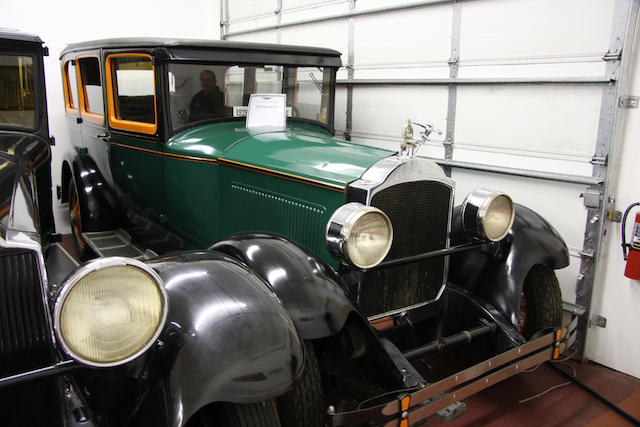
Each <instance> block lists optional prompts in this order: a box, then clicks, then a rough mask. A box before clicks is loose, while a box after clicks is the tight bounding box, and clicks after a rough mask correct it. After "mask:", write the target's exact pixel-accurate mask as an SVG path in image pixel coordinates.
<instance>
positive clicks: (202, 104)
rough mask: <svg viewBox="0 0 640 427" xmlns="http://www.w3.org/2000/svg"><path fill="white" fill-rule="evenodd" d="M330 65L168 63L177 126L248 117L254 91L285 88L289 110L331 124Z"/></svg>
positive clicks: (277, 91)
mask: <svg viewBox="0 0 640 427" xmlns="http://www.w3.org/2000/svg"><path fill="white" fill-rule="evenodd" d="M331 74H332V73H331V69H330V68H325V67H295V66H282V65H231V64H228V65H220V64H178V63H171V64H169V105H170V112H171V124H172V127H173V129H179V128H181V127H184V126H186V125H188V124H189V123H194V122H198V121H202V120H210V119H224V118H229V117H238V118H242V117H245V116H246V114H247V105H248V103H249V96H250V95H251V94H254V93H258V94H285V95H286V100H287V101H286V103H287V108H286V110H287V116H288V117H290V118H293V119H303V120H310V121H315V122H319V123H320V124H323V125H328V119H329V118H328V110H329V105H330V104H329V99H330V97H331V90H330V88H331Z"/></svg>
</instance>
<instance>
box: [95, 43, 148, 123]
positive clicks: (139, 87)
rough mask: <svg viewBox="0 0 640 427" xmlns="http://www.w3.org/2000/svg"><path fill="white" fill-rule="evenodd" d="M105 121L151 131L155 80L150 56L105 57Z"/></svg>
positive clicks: (117, 55) (119, 55)
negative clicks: (106, 118)
mask: <svg viewBox="0 0 640 427" xmlns="http://www.w3.org/2000/svg"><path fill="white" fill-rule="evenodd" d="M107 94H108V99H107V105H108V109H109V124H110V125H111V126H112V127H114V128H118V129H124V130H131V131H134V132H144V133H155V131H156V129H157V125H156V107H155V105H156V102H155V79H154V73H153V63H152V62H151V56H149V55H146V54H114V55H109V56H107Z"/></svg>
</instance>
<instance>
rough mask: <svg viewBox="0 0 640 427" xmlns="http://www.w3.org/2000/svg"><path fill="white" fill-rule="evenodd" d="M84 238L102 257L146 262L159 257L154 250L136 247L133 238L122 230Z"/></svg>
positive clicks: (93, 234) (93, 232) (97, 232)
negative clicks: (119, 257)
mask: <svg viewBox="0 0 640 427" xmlns="http://www.w3.org/2000/svg"><path fill="white" fill-rule="evenodd" d="M82 238H83V239H84V240H85V241H86V242H87V244H88V245H89V247H90V248H91V249H93V251H94V252H95V253H96V254H97V255H98V256H100V257H110V256H121V257H127V258H135V259H139V260H145V259H150V258H153V257H156V256H158V254H156V253H155V252H153V251H152V250H149V249H147V250H146V251H143V250H142V249H140V248H138V247H137V246H135V245H134V244H133V243H132V242H131V236H129V234H128V233H127V232H126V231H124V230H122V229H118V230H112V231H92V232H87V233H82Z"/></svg>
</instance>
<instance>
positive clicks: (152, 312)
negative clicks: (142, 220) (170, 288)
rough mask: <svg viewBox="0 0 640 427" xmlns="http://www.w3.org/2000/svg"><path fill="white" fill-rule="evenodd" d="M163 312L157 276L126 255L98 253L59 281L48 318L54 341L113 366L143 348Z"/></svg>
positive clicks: (92, 360) (151, 339) (87, 358)
mask: <svg viewBox="0 0 640 427" xmlns="http://www.w3.org/2000/svg"><path fill="white" fill-rule="evenodd" d="M166 317H167V294H166V291H165V289H164V286H163V285H162V280H161V279H160V277H159V276H158V275H157V274H156V273H155V272H154V271H153V270H152V269H151V268H149V267H148V266H147V265H146V264H144V263H142V262H140V261H137V260H134V259H129V258H119V257H113V258H99V259H96V260H94V261H91V262H89V263H87V264H85V265H83V266H82V267H80V269H78V270H77V271H75V272H74V273H73V274H72V275H71V276H70V277H69V278H68V279H67V280H66V281H65V283H64V284H63V286H62V290H61V292H60V295H59V296H58V299H57V301H56V306H55V312H54V319H55V330H56V335H57V337H58V340H59V341H60V343H61V344H62V346H63V348H64V350H65V351H66V352H67V353H68V354H69V355H70V356H71V357H72V358H74V359H76V360H78V361H79V362H82V363H85V364H88V365H91V366H101V367H106V366H116V365H120V364H123V363H126V362H128V361H130V360H132V359H134V358H136V357H137V356H139V355H140V354H141V353H143V352H144V351H145V350H146V349H147V348H149V346H150V345H151V344H152V343H153V342H154V341H155V340H156V338H157V337H158V335H159V334H160V331H161V329H162V327H163V325H164V321H165V319H166Z"/></svg>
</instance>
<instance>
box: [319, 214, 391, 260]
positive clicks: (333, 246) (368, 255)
mask: <svg viewBox="0 0 640 427" xmlns="http://www.w3.org/2000/svg"><path fill="white" fill-rule="evenodd" d="M326 237H327V249H329V253H331V255H333V256H335V257H337V258H339V259H342V260H345V261H347V262H349V263H351V264H353V265H355V266H356V267H359V268H371V267H374V266H376V265H378V264H379V263H380V262H381V261H382V260H383V259H384V257H386V256H387V253H389V249H390V248H391V242H392V241H393V227H392V226H391V221H390V220H389V218H388V217H387V216H386V215H385V214H384V212H382V211H381V210H380V209H376V208H374V207H371V206H364V205H362V204H360V203H355V202H354V203H347V204H346V205H343V206H341V207H340V208H339V209H338V210H336V211H335V212H334V214H333V216H331V219H330V220H329V223H328V224H327V236H326Z"/></svg>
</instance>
